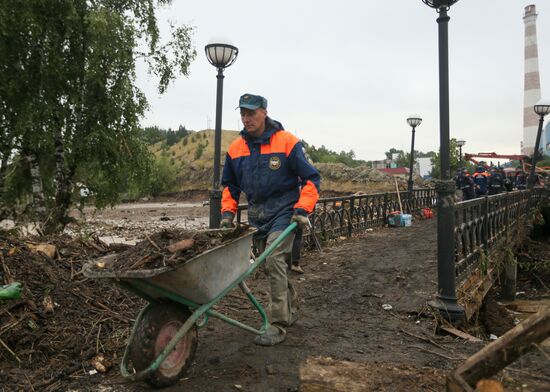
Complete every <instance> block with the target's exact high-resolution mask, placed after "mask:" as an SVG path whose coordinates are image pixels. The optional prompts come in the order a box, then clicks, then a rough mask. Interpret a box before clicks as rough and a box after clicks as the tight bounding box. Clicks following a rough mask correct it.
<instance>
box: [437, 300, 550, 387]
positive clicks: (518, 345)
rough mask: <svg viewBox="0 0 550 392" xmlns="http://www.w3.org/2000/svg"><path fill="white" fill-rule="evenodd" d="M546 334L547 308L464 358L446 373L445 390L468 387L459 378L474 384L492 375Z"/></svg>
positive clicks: (549, 324) (548, 329) (549, 329)
mask: <svg viewBox="0 0 550 392" xmlns="http://www.w3.org/2000/svg"><path fill="white" fill-rule="evenodd" d="M548 337H550V308H547V309H545V310H543V311H540V312H539V313H536V314H535V315H533V316H531V317H530V318H528V319H527V320H525V321H524V322H523V323H521V324H518V325H516V326H515V327H514V328H512V329H511V330H510V331H508V332H507V333H505V334H504V335H502V336H501V337H500V339H498V340H495V341H494V342H492V343H491V344H489V345H487V346H485V347H484V348H483V349H481V350H480V351H478V352H477V353H476V354H474V355H472V356H471V357H470V358H468V359H467V360H466V361H465V362H464V363H463V364H462V365H461V366H459V367H458V368H457V369H456V370H455V371H454V372H452V373H451V375H450V376H449V377H448V379H447V391H449V392H462V391H468V389H464V388H463V387H462V386H461V385H460V384H461V383H460V380H463V381H464V382H465V383H467V384H468V385H469V386H475V385H476V383H477V382H478V381H479V380H481V379H483V378H488V377H492V376H493V375H494V374H496V373H498V372H499V371H501V370H502V369H504V368H505V367H506V366H507V365H509V364H510V363H512V362H514V361H515V360H516V359H518V358H519V357H521V356H522V355H524V354H525V353H527V352H528V351H531V350H533V349H534V348H535V347H536V344H538V343H540V342H542V341H544V340H545V339H547V338H548Z"/></svg>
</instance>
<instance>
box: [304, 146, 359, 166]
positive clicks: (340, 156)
mask: <svg viewBox="0 0 550 392" xmlns="http://www.w3.org/2000/svg"><path fill="white" fill-rule="evenodd" d="M303 144H304V147H305V149H306V151H307V153H308V155H309V156H310V158H311V160H312V161H313V162H319V163H343V164H345V165H347V166H351V167H355V166H359V165H361V164H365V163H366V162H365V161H364V160H359V159H355V152H354V151H353V150H350V151H349V152H346V151H340V152H339V153H337V152H335V151H332V150H329V149H327V148H326V147H325V146H321V147H319V148H316V147H315V146H314V145H311V146H310V145H309V144H307V143H306V142H305V141H303Z"/></svg>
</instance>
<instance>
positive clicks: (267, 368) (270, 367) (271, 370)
mask: <svg viewBox="0 0 550 392" xmlns="http://www.w3.org/2000/svg"><path fill="white" fill-rule="evenodd" d="M265 372H266V373H267V374H275V368H274V367H273V365H266V366H265Z"/></svg>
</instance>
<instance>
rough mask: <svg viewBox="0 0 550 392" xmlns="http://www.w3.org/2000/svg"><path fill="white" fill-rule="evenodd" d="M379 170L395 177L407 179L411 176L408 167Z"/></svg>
mask: <svg viewBox="0 0 550 392" xmlns="http://www.w3.org/2000/svg"><path fill="white" fill-rule="evenodd" d="M378 170H379V171H381V172H383V173H386V174H389V175H390V176H394V177H402V178H407V177H408V176H409V168H408V167H391V168H383V169H378Z"/></svg>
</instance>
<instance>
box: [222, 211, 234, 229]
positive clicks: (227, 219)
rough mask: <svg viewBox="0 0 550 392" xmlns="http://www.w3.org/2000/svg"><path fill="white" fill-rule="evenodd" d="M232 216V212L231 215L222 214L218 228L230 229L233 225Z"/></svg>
mask: <svg viewBox="0 0 550 392" xmlns="http://www.w3.org/2000/svg"><path fill="white" fill-rule="evenodd" d="M233 217H234V215H232V214H231V215H230V214H227V215H225V214H224V218H223V219H222V220H221V222H220V228H221V229H231V228H232V227H234V225H233Z"/></svg>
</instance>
